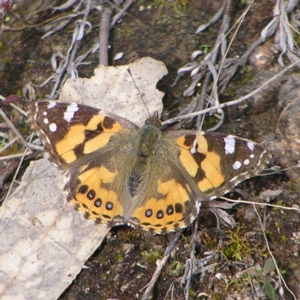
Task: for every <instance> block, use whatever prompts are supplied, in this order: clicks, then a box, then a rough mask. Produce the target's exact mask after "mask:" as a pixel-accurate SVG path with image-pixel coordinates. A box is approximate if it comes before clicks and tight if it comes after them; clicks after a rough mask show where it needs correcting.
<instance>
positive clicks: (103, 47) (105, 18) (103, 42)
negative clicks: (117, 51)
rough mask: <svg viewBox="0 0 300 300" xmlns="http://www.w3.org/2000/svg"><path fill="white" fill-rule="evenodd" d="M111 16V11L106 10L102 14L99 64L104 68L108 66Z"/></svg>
mask: <svg viewBox="0 0 300 300" xmlns="http://www.w3.org/2000/svg"><path fill="white" fill-rule="evenodd" d="M111 16H112V11H111V9H110V8H104V9H103V11H102V14H101V24H100V32H99V40H100V44H99V64H100V65H103V66H108V38H109V31H110V19H111Z"/></svg>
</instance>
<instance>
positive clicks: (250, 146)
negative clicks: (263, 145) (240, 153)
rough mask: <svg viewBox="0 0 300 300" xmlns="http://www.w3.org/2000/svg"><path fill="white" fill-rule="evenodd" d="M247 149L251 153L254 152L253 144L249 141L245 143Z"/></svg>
mask: <svg viewBox="0 0 300 300" xmlns="http://www.w3.org/2000/svg"><path fill="white" fill-rule="evenodd" d="M247 147H248V148H249V149H250V150H251V151H253V150H254V144H253V143H252V142H250V141H248V142H247Z"/></svg>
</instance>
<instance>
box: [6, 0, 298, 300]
mask: <svg viewBox="0 0 300 300" xmlns="http://www.w3.org/2000/svg"><path fill="white" fill-rule="evenodd" d="M37 2H39V1H37ZM233 2H234V3H233V4H232V9H231V18H232V21H231V24H234V22H235V21H237V19H238V17H239V16H240V15H241V14H242V13H243V12H244V11H245V9H246V5H245V4H244V2H243V1H233ZM221 3H222V1H217V0H214V1H204V0H174V1H168V0H160V1H158V0H156V1H137V2H135V3H134V4H133V5H132V7H131V8H130V9H129V11H128V14H127V15H126V16H125V17H124V18H123V19H122V22H121V23H119V24H117V25H115V27H114V28H113V30H112V31H111V34H110V39H109V43H110V45H111V48H110V50H109V64H110V65H122V64H127V63H129V62H132V61H134V60H136V59H138V58H141V57H145V56H150V57H153V58H155V59H158V60H161V61H163V62H164V63H165V64H166V66H167V68H168V71H169V74H168V75H167V76H166V77H165V78H163V80H162V81H161V82H160V83H159V89H161V90H162V91H163V92H165V93H166V96H165V102H164V118H169V117H173V116H176V115H177V114H178V113H179V112H180V111H182V110H183V109H184V108H185V107H186V106H187V105H188V103H189V102H190V101H191V97H188V98H184V97H183V96H182V92H183V90H184V89H186V88H187V87H188V85H189V84H190V83H191V79H190V77H189V76H188V75H184V76H183V77H182V78H181V79H180V81H179V82H178V84H177V85H176V86H175V87H170V86H171V85H172V83H173V82H174V80H175V78H176V76H177V70H178V69H179V68H180V67H182V66H183V65H185V64H186V63H188V62H190V56H191V53H192V52H193V51H195V50H198V49H200V48H201V49H202V50H208V51H209V50H210V49H211V47H213V45H214V44H215V39H216V35H217V33H218V30H219V28H220V23H221V21H219V22H217V23H216V24H215V25H213V26H211V27H210V28H209V29H208V30H206V31H204V32H203V33H202V34H199V35H196V34H195V31H196V29H197V28H198V27H199V26H200V25H201V24H204V23H206V22H208V20H209V19H210V18H212V16H213V15H214V14H215V13H216V12H217V10H218V9H219V7H220V6H221ZM60 4H61V3H60ZM36 5H37V3H35V2H34V1H32V2H31V3H30V1H24V2H21V1H20V2H17V6H16V7H15V8H14V9H12V10H11V11H10V14H9V18H8V19H6V21H5V22H4V25H5V26H9V27H10V28H11V29H17V28H19V29H20V30H8V29H7V30H4V31H2V32H0V87H1V90H0V94H1V95H2V96H4V97H7V96H9V95H18V96H20V97H21V94H22V89H23V87H24V86H25V85H26V84H27V83H28V82H32V83H34V84H35V85H39V84H41V83H42V82H44V81H45V80H46V79H47V78H48V77H49V76H50V75H51V74H52V72H53V71H52V67H51V56H52V54H54V53H55V52H57V51H60V52H62V53H66V50H67V48H68V41H69V40H70V39H71V36H72V32H73V21H71V22H70V23H69V25H68V26H67V27H65V28H64V29H63V30H61V31H60V32H59V33H58V34H53V35H52V36H50V37H48V38H45V39H41V36H42V35H43V34H45V32H42V30H40V27H41V26H39V27H34V26H29V25H32V24H42V23H43V22H44V21H45V20H47V19H48V18H52V17H55V16H57V15H59V14H65V13H70V11H71V10H67V11H65V12H60V11H56V12H53V13H51V14H50V13H49V11H50V10H46V11H44V12H41V13H37V14H33V13H32V10H34V9H37V8H36V7H37V6H36ZM58 5H59V3H57V4H56V6H58ZM274 5H275V1H267V0H264V1H256V2H255V3H254V4H253V6H252V8H251V9H250V11H249V12H248V14H247V17H246V18H245V19H244V20H243V22H242V24H241V26H240V28H239V31H238V33H237V35H236V36H235V38H234V40H233V43H232V46H231V48H230V51H229V53H228V56H229V57H240V56H242V55H243V53H245V51H246V50H247V49H248V48H249V46H250V45H251V43H252V42H253V41H254V40H256V39H257V38H258V37H259V36H260V33H261V31H262V29H263V28H264V27H265V26H266V25H267V24H268V23H269V22H270V21H271V20H272V17H273V8H274ZM29 13H32V15H33V17H32V18H31V19H30V23H29V22H28V20H27V21H25V20H26V15H28V14H29ZM98 20H99V13H98V12H96V11H93V12H92V13H91V15H90V20H89V21H90V22H91V23H92V24H93V26H94V27H93V30H92V31H91V33H90V34H89V35H87V36H86V38H85V40H84V43H81V45H80V52H81V53H84V52H85V51H86V50H87V49H88V48H90V47H91V45H92V43H93V42H94V41H95V40H96V39H98V36H99V25H98V23H99V21H98ZM232 36H233V33H231V34H230V35H229V39H230V38H232ZM294 39H295V41H296V42H297V41H299V37H298V36H297V35H296V34H295V37H294ZM120 52H123V53H124V56H123V58H122V59H120V60H118V61H113V57H114V56H115V55H116V54H117V53H120ZM277 59H278V52H277V51H276V50H275V48H274V37H273V38H270V39H269V40H267V41H266V42H265V43H264V44H263V45H262V46H260V47H259V48H258V49H257V50H256V52H255V53H254V54H253V55H252V56H251V60H250V62H248V64H247V65H246V67H243V68H240V69H239V70H238V72H237V74H236V75H235V76H234V78H233V80H231V81H230V83H229V85H228V86H227V88H226V90H225V91H224V92H223V93H222V94H221V95H220V101H221V102H226V101H229V100H232V99H237V98H239V97H241V96H242V95H245V94H247V93H249V92H251V91H252V90H254V89H255V88H257V87H258V86H259V85H260V84H261V83H262V82H264V81H266V80H267V79H268V78H270V77H271V76H274V75H275V74H277V73H278V72H279V71H280V70H281V69H282V67H281V66H280V65H279V64H278V62H277ZM87 60H88V61H90V62H91V63H90V64H89V65H84V66H81V67H80V68H79V76H80V77H90V76H91V75H92V74H93V70H94V68H95V67H96V66H97V64H98V54H97V53H95V54H92V55H90V56H89V57H88V59H87ZM284 61H285V63H286V64H288V63H289V62H288V60H287V58H285V57H284ZM297 73H298V70H295V71H294V73H292V72H291V73H287V74H285V75H284V76H283V77H281V78H280V79H278V80H277V81H276V82H275V83H274V82H273V83H272V84H270V85H269V86H267V87H266V88H265V89H264V90H263V91H261V92H260V93H259V94H257V95H256V96H255V97H253V98H252V99H251V100H250V101H247V102H243V103H241V104H239V105H235V106H231V107H229V108H226V109H225V110H224V112H225V119H224V123H223V125H222V126H221V128H219V129H218V131H220V132H225V133H230V134H234V135H238V136H242V137H245V138H249V139H252V140H255V141H258V142H261V143H262V144H263V145H264V146H265V147H266V148H267V150H268V151H270V153H271V154H272V159H271V160H270V163H269V165H268V170H267V171H266V172H265V173H264V174H265V175H266V176H258V177H255V178H252V179H249V180H247V181H245V182H243V183H241V184H239V185H238V187H237V188H236V189H234V190H233V191H232V192H230V193H229V194H227V195H226V196H227V197H230V198H232V199H238V198H240V199H246V200H249V201H258V202H263V201H266V200H267V199H266V198H268V199H269V201H270V202H271V203H272V204H277V205H281V206H286V207H292V206H293V205H294V207H297V205H298V208H299V205H300V200H299V196H300V177H299V176H300V172H299V169H297V168H293V167H295V166H297V165H298V162H299V160H298V156H299V155H300V145H299V140H300V139H298V138H299V133H298V131H299V126H298V125H300V124H299V119H300V118H299V109H298V106H299V105H297V101H298V103H299V95H298V94H299V93H300V89H299V88H300V82H299V79H298V78H297ZM52 87H53V83H51V82H49V83H48V84H46V85H45V86H43V87H42V88H39V87H37V88H36V89H37V95H38V98H41V97H46V96H47V95H48V94H49V93H50V91H51V88H52ZM18 105H20V106H21V107H23V108H25V107H26V103H25V101H23V100H21V102H19V103H18ZM3 109H4V110H5V111H6V112H7V113H8V114H10V113H11V111H10V109H9V108H7V107H3ZM1 122H2V121H1ZM15 123H16V124H15V125H16V126H17V127H18V128H20V129H21V131H22V132H23V134H24V135H26V134H28V131H29V129H28V128H29V127H28V124H27V125H26V120H25V119H24V118H23V119H20V120H15ZM24 124H25V125H24ZM184 126H188V125H184ZM204 126H205V128H207V127H209V126H210V117H209V118H208V119H207V120H206V121H205V123H204ZM1 130H2V129H0V131H1ZM3 130H4V129H3ZM274 166H278V167H280V168H283V169H285V168H288V170H286V171H285V170H283V171H280V172H275V171H274ZM25 167H26V163H25V164H24V168H25ZM271 168H273V169H271ZM272 170H273V171H274V172H273V171H272ZM277 170H278V169H277ZM10 179H11V177H9V176H8V177H7V179H6V182H5V184H4V185H3V191H2V194H1V196H3V195H4V193H5V187H6V186H7V184H8V182H9V180H10ZM264 191H267V196H265V197H264V196H263V195H262V193H263V192H264ZM270 191H276V193H275V194H276V195H275V196H274V197H273V196H272V195H273V194H272V193H271V192H270ZM257 210H258V214H259V216H260V218H261V220H262V222H263V225H264V228H265V231H264V232H265V234H266V237H267V239H268V243H269V247H270V251H271V252H272V254H273V255H274V257H275V259H276V262H277V264H278V267H279V269H280V272H281V274H282V276H283V278H284V280H285V282H286V285H287V286H288V287H289V288H290V289H291V290H292V291H293V293H294V294H295V295H296V298H297V299H300V284H299V282H300V263H299V255H300V214H299V211H293V210H285V209H282V208H271V207H267V206H266V207H262V206H260V207H257ZM228 213H229V214H230V215H232V216H233V218H234V220H235V221H236V222H237V225H236V226H235V228H230V227H229V226H228V225H226V224H221V227H220V228H218V222H217V218H216V216H215V215H214V214H213V212H212V211H210V210H209V209H207V208H203V209H202V210H201V213H200V215H199V220H198V228H196V229H194V230H196V233H194V234H193V232H192V229H191V228H187V229H186V230H185V231H183V233H182V236H181V237H180V239H179V241H178V242H177V243H176V246H175V248H174V250H173V251H172V254H171V256H170V257H169V259H168V261H167V264H166V266H165V267H164V269H163V271H162V274H161V275H160V277H159V280H158V282H157V283H156V284H155V286H154V290H153V295H152V299H184V297H185V285H184V284H182V282H181V281H182V278H183V275H184V272H185V266H186V262H187V260H188V259H190V257H191V250H192V244H193V243H194V245H195V248H194V256H195V258H196V259H198V260H200V259H205V258H207V257H208V253H214V254H215V255H214V256H213V258H212V259H211V260H209V259H208V258H207V260H206V261H205V263H204V265H211V264H215V265H214V266H213V267H211V268H209V269H208V271H206V272H205V273H203V272H201V270H200V271H199V272H198V273H197V274H195V275H193V276H192V279H191V285H190V289H189V299H293V298H292V296H291V295H290V293H289V292H288V291H287V290H286V288H285V287H283V290H284V295H283V296H282V297H281V298H280V295H279V294H280V293H279V290H278V287H279V286H280V284H279V279H278V276H277V273H276V272H274V271H273V272H271V273H264V268H266V262H268V258H270V253H269V250H268V249H267V244H266V241H265V239H264V236H263V232H262V228H261V224H260V222H259V219H258V217H257V215H256V212H255V210H254V208H253V206H252V205H248V204H238V205H236V206H235V207H234V209H232V210H230V211H229V212H228ZM193 236H194V237H196V240H194V242H192V241H193ZM172 237H173V235H172V234H170V235H166V236H165V235H162V236H153V235H151V234H149V233H145V232H141V231H136V230H133V229H131V228H129V227H126V226H119V227H115V228H113V229H112V230H111V232H110V234H109V235H108V236H107V238H106V241H105V242H104V243H103V244H102V245H101V247H100V248H99V249H98V250H97V251H96V252H95V253H94V255H93V256H92V257H90V259H89V260H88V261H87V262H86V267H87V268H85V269H83V270H82V272H81V273H80V274H79V275H78V277H77V278H76V279H75V280H74V282H73V283H72V285H71V286H70V287H69V288H68V289H67V290H66V291H65V292H64V294H63V295H61V297H60V299H61V300H65V299H91V300H92V299H124V300H127V299H141V297H142V294H143V291H144V289H145V286H146V285H147V283H148V282H149V281H150V280H151V277H152V275H153V273H154V271H155V269H156V262H157V259H161V258H162V256H163V253H164V251H165V249H166V247H167V245H168V243H169V241H170V240H171V239H172ZM204 265H203V267H204ZM270 284H271V285H272V286H273V287H274V290H275V295H273V296H272V295H270V294H269V295H267V292H266V287H268V285H270ZM271 290H272V289H271Z"/></svg>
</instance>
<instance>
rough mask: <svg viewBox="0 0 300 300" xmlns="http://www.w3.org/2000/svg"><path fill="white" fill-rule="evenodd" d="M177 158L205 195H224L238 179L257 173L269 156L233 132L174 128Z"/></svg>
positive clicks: (251, 142)
mask: <svg viewBox="0 0 300 300" xmlns="http://www.w3.org/2000/svg"><path fill="white" fill-rule="evenodd" d="M170 135H171V136H172V137H174V138H175V140H176V144H177V145H178V147H179V149H180V154H179V161H180V163H181V165H182V168H184V169H185V170H186V171H187V172H188V173H189V175H190V176H191V177H192V178H193V180H194V182H195V183H196V185H197V187H198V188H199V190H200V191H201V192H203V193H205V194H206V195H208V196H209V198H215V197H218V196H222V195H224V194H225V193H226V192H228V191H230V190H231V189H232V188H233V187H234V186H235V185H237V184H238V183H239V182H241V181H243V180H245V179H247V178H249V177H251V176H255V175H258V174H259V173H260V172H261V171H262V169H263V168H264V167H265V165H266V163H267V162H268V160H269V158H270V156H269V154H268V153H267V151H266V150H265V149H264V148H263V147H262V146H261V145H259V144H258V143H255V142H253V141H250V140H247V139H243V138H240V137H236V136H233V135H228V134H222V133H215V132H208V133H199V132H192V131H186V132H185V133H184V134H182V133H181V132H179V131H177V132H174V133H170Z"/></svg>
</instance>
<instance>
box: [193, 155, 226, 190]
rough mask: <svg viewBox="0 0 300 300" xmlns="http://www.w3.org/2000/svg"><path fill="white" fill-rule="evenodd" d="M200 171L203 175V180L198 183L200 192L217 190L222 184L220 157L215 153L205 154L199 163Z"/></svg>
mask: <svg viewBox="0 0 300 300" xmlns="http://www.w3.org/2000/svg"><path fill="white" fill-rule="evenodd" d="M201 169H202V170H203V171H204V173H205V178H204V179H203V180H201V181H199V182H198V187H199V189H200V190H201V191H202V192H206V191H207V190H210V189H212V188H217V187H219V186H220V185H221V184H223V183H224V180H225V178H224V176H223V175H222V171H221V157H220V156H219V155H218V154H216V153H215V152H207V153H206V158H205V159H204V160H203V161H202V163H201Z"/></svg>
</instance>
